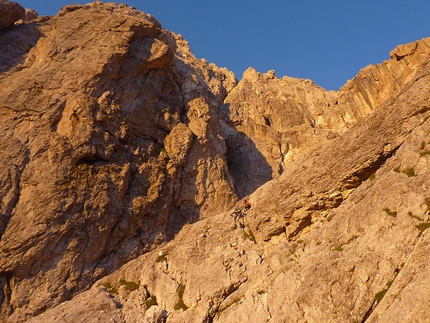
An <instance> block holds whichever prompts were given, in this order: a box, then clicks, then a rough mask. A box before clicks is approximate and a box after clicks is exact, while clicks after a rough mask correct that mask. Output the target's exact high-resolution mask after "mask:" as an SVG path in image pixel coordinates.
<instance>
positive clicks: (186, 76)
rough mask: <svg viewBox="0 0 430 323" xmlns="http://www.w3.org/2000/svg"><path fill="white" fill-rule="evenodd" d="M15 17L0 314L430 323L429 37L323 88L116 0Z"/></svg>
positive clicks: (2, 179) (7, 78) (4, 152)
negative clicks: (233, 56)
mask: <svg viewBox="0 0 430 323" xmlns="http://www.w3.org/2000/svg"><path fill="white" fill-rule="evenodd" d="M0 4H1V3H0ZM0 8H1V7H0ZM21 13H22V12H21ZM18 19H22V21H18V22H16V24H15V25H13V24H14V23H15V21H16V20H14V23H12V24H9V25H8V27H7V28H6V29H4V30H3V31H0V84H1V85H2V86H1V87H0V98H1V99H0V114H1V118H0V133H1V136H0V138H1V139H0V161H1V165H2V168H0V183H1V184H0V201H1V203H0V212H1V213H0V304H1V311H0V320H1V321H4V322H7V323H12V322H24V321H27V322H77V321H85V322H92V321H94V322H95V321H101V322H109V321H114V322H214V321H219V322H264V321H267V322H284V321H285V322H389V321H391V322H392V321H401V322H425V321H428V320H429V319H430V311H429V309H428V306H427V304H428V302H429V300H430V293H429V292H428V290H429V286H430V281H429V279H428V278H427V276H428V275H427V272H428V270H427V269H428V268H429V266H430V263H429V262H428V260H427V254H428V248H429V247H428V245H429V242H430V241H429V240H430V236H429V232H430V231H428V230H426V229H427V228H429V227H430V202H429V201H430V195H429V193H428V188H429V187H430V180H429V179H430V176H429V175H430V174H429V172H430V167H429V156H430V136H429V133H430V120H429V118H430V108H429V107H430V95H429V93H430V92H429V88H430V59H429V57H428V54H429V51H430V40H429V39H423V40H421V41H417V42H414V43H411V44H406V45H402V46H399V47H397V48H396V49H394V50H393V51H392V52H391V54H390V56H391V59H390V60H387V61H385V62H383V63H382V64H380V65H376V66H368V67H366V68H364V69H363V70H362V71H360V73H359V74H358V75H357V76H356V77H355V78H354V79H352V80H351V81H348V82H347V83H346V84H345V86H344V87H342V88H341V89H340V90H339V91H338V92H334V91H326V90H324V89H322V88H320V87H318V86H317V85H315V84H313V82H311V81H309V80H299V79H293V78H290V77H282V78H280V79H279V78H277V77H276V75H275V73H274V72H273V71H269V72H267V73H265V74H260V73H258V72H256V71H255V70H253V69H252V68H250V69H249V70H248V71H246V72H245V74H244V76H243V78H242V80H241V81H240V82H239V83H238V82H237V80H236V78H235V76H234V75H233V73H231V72H230V71H228V70H227V69H225V68H218V67H217V66H215V65H214V64H212V63H208V62H207V61H206V60H204V59H201V60H199V59H197V58H196V57H195V56H194V55H193V54H192V52H191V50H190V48H189V46H188V43H187V42H186V40H184V39H183V38H182V37H181V36H180V35H175V34H173V33H171V32H169V31H167V30H165V29H163V28H162V26H161V24H160V22H158V21H157V20H156V19H155V18H154V17H152V16H151V15H149V14H145V13H142V12H140V11H137V10H135V9H134V8H131V7H128V6H126V5H117V4H114V3H106V4H102V3H100V2H96V3H91V4H88V5H70V6H67V7H65V8H63V9H62V10H61V11H60V12H59V13H58V15H56V16H54V17H39V18H36V17H35V16H34V15H33V16H32V17H31V18H28V19H27V18H25V16H24V17H21V18H18ZM263 184H264V185H263ZM244 195H250V200H251V202H252V208H251V209H250V210H248V211H247V212H246V213H240V212H239V215H237V216H236V217H234V216H232V215H231V214H232V213H233V211H234V210H235V209H236V208H237V207H241V206H242V204H241V203H242V202H238V197H242V196H244ZM416 299H419V300H420V301H419V302H417V301H416Z"/></svg>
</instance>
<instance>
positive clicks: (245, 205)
mask: <svg viewBox="0 0 430 323" xmlns="http://www.w3.org/2000/svg"><path fill="white" fill-rule="evenodd" d="M243 203H244V205H243V209H244V210H245V211H247V210H249V209H250V208H251V202H249V200H248V199H245V200H244V201H243Z"/></svg>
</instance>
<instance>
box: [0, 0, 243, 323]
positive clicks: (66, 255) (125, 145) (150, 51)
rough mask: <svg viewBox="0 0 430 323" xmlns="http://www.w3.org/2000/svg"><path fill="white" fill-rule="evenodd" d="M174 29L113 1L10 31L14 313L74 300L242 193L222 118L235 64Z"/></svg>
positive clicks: (4, 105)
mask: <svg viewBox="0 0 430 323" xmlns="http://www.w3.org/2000/svg"><path fill="white" fill-rule="evenodd" d="M175 38H176V36H175V35H173V34H171V33H170V32H168V31H166V30H164V29H163V28H162V27H161V25H160V23H159V22H158V21H157V20H156V19H155V18H154V17H152V16H150V15H147V14H144V13H142V12H139V11H137V10H135V9H133V8H130V7H127V6H125V5H116V4H113V3H110V4H104V5H102V4H89V5H86V6H81V5H72V6H68V7H65V8H63V9H62V10H61V11H60V13H59V14H58V15H57V16H55V17H41V18H38V19H36V20H33V21H32V22H30V23H27V24H21V25H17V26H14V27H11V28H9V29H7V30H5V31H3V32H2V33H1V34H0V48H1V50H2V54H3V56H2V65H1V72H2V74H0V83H1V84H2V86H1V87H0V97H1V101H0V102H1V103H0V113H1V119H0V131H1V136H0V138H1V141H0V142H1V143H0V145H1V153H0V156H1V157H0V159H1V161H2V166H3V167H2V168H1V170H0V178H1V183H2V185H1V187H0V197H1V200H2V203H1V209H0V210H1V221H0V235H1V241H0V253H1V257H0V275H1V289H2V293H1V296H0V300H1V303H2V308H1V313H2V317H3V318H5V317H8V316H9V317H10V321H11V322H13V321H17V320H18V321H19V320H22V319H23V318H25V317H26V315H34V314H35V313H39V312H41V311H44V310H45V309H46V308H47V307H50V306H52V305H55V304H57V303H58V302H61V301H63V300H65V299H69V298H71V297H72V296H73V295H75V294H76V293H78V292H79V291H81V290H83V289H85V288H88V287H89V286H90V285H91V284H92V283H93V282H94V281H95V280H96V279H98V278H100V277H103V276H104V275H106V274H107V273H110V272H112V271H113V270H115V269H117V268H118V267H119V266H120V265H122V264H124V263H125V262H127V261H128V260H130V259H133V258H134V257H136V256H137V255H138V254H140V253H142V252H144V251H147V250H150V249H151V248H152V246H153V245H154V244H155V245H156V244H159V243H161V242H163V241H166V240H168V239H171V238H172V237H173V236H174V234H176V233H177V232H178V230H179V229H180V228H181V226H182V225H183V224H185V223H190V222H194V221H196V220H198V219H199V218H201V217H205V216H207V215H208V214H216V213H219V212H221V211H223V210H225V209H226V208H230V207H231V206H232V205H233V203H234V202H235V201H236V197H235V194H234V188H233V182H232V180H231V177H230V174H229V172H228V168H227V163H226V160H225V155H226V147H225V143H224V140H223V138H222V131H221V126H220V123H219V121H218V117H217V109H218V106H219V105H220V104H221V102H222V100H223V99H224V97H225V95H226V90H225V88H226V86H224V85H223V83H226V84H228V83H229V82H232V84H234V82H236V81H235V78H234V75H233V74H232V73H231V72H229V71H227V70H223V69H218V68H216V67H215V66H214V65H209V64H207V63H206V62H202V61H198V60H197V59H195V58H194V57H193V56H192V54H191V53H190V52H189V50H188V49H187V47H186V46H185V45H186V44H185V42H184V41H183V40H180V39H179V38H178V39H179V41H178V42H177V41H176V39H175ZM192 61H195V62H194V63H192V64H191V63H190V62H192ZM230 86H231V85H230ZM36 291H37V293H36ZM35 295H37V297H34V296H35Z"/></svg>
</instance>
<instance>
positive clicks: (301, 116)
mask: <svg viewBox="0 0 430 323" xmlns="http://www.w3.org/2000/svg"><path fill="white" fill-rule="evenodd" d="M429 52H430V40H429V39H423V40H420V41H417V42H414V43H411V44H408V45H402V46H400V47H398V48H396V49H395V50H393V51H392V52H391V54H390V56H391V57H392V58H391V60H387V61H385V62H383V63H382V64H379V65H374V66H368V67H366V68H364V69H363V70H361V71H360V72H359V73H358V75H357V76H356V77H355V78H354V79H353V80H351V81H348V82H347V83H346V84H345V85H344V86H343V87H342V88H341V89H340V90H339V91H338V92H334V91H327V90H324V89H322V88H320V87H318V86H316V85H315V84H314V83H313V82H312V81H309V80H300V79H294V78H290V77H282V78H281V79H279V78H277V77H276V76H275V74H274V72H273V71H269V72H267V73H265V74H260V73H258V72H256V71H255V70H254V69H251V68H250V69H248V70H247V71H246V72H245V73H244V75H243V79H242V80H241V81H240V82H239V84H238V86H237V87H236V88H234V90H233V91H231V92H230V93H229V95H228V97H227V98H226V100H225V105H224V106H223V107H222V108H221V110H220V116H221V118H222V119H223V125H224V128H225V129H224V131H225V133H226V143H227V147H228V162H229V167H230V170H231V173H232V176H233V178H234V180H235V183H236V187H237V191H238V193H239V195H240V196H244V195H246V194H249V193H251V192H253V191H254V190H255V189H256V188H257V187H259V186H260V185H262V184H263V183H265V182H267V181H268V180H270V179H272V178H276V177H277V176H279V175H280V174H282V173H283V172H284V170H285V169H286V166H287V165H288V164H289V163H290V162H291V161H292V160H294V159H295V158H296V156H297V155H300V154H301V153H303V152H306V151H309V150H310V149H313V148H315V147H317V146H319V145H320V144H322V143H324V142H326V141H328V140H331V139H333V138H336V137H337V136H338V135H339V134H341V133H343V132H344V131H345V130H347V129H349V128H351V127H352V126H353V125H354V124H356V122H357V121H358V120H360V119H361V118H363V117H365V116H366V115H368V114H369V113H371V112H372V111H374V110H375V109H376V108H378V107H379V106H380V105H381V104H382V103H383V102H384V101H385V100H387V99H389V98H391V97H392V96H393V95H395V94H396V93H397V92H398V91H399V90H400V89H401V88H402V87H403V85H405V84H406V83H407V82H408V81H410V80H411V79H412V78H413V77H414V75H415V72H416V71H417V69H418V68H419V66H421V65H422V64H423V62H424V60H425V58H426V57H427V55H428V53H429Z"/></svg>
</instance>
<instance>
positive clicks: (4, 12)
mask: <svg viewBox="0 0 430 323" xmlns="http://www.w3.org/2000/svg"><path fill="white" fill-rule="evenodd" d="M25 14H26V11H25V9H24V8H23V7H22V6H21V5H20V4H19V3H17V2H9V1H7V0H0V30H3V29H6V28H9V27H11V26H13V25H14V23H15V22H16V21H18V20H20V19H23V18H24V17H25Z"/></svg>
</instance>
